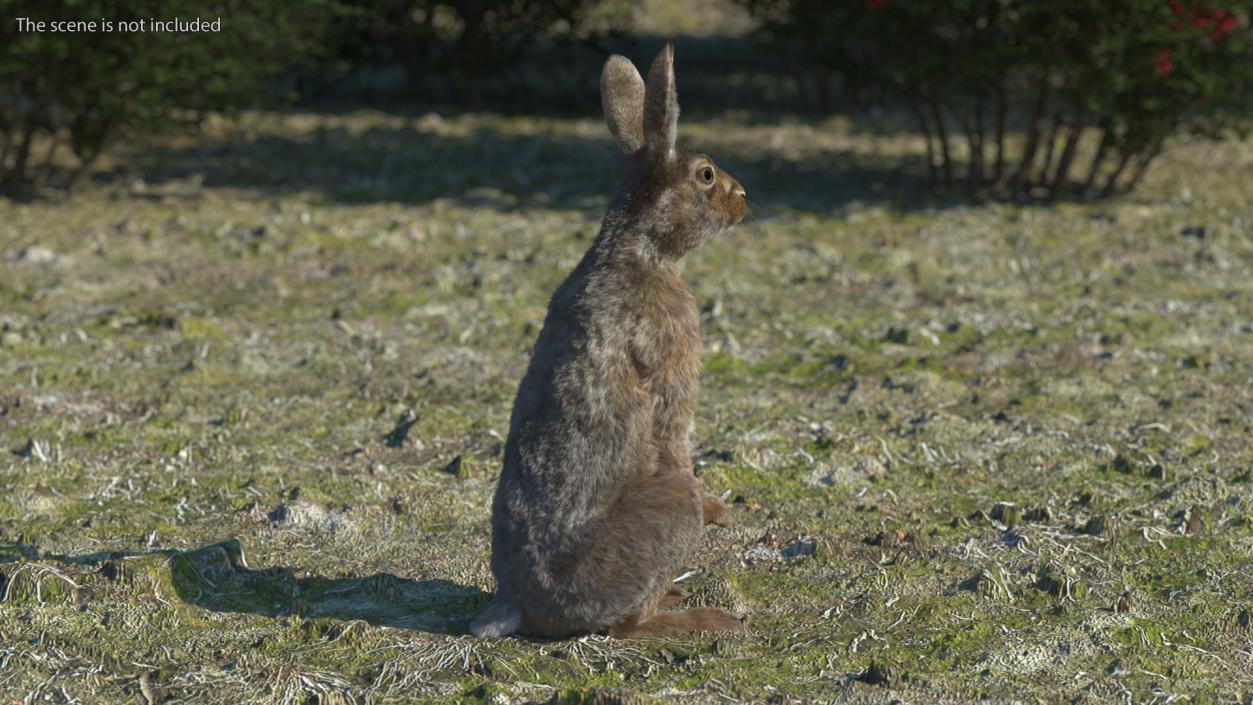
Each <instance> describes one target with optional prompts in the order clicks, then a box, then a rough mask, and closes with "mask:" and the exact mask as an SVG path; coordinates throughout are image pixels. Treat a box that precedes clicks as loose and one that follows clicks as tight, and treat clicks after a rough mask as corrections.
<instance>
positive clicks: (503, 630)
mask: <svg viewBox="0 0 1253 705" xmlns="http://www.w3.org/2000/svg"><path fill="white" fill-rule="evenodd" d="M521 622H522V612H521V610H519V609H518V606H517V605H515V604H513V603H511V602H504V601H501V600H500V599H499V598H497V599H496V600H495V601H493V602H492V604H490V605H488V606H487V609H485V610H483V611H482V612H480V613H479V615H478V616H477V617H475V618H474V619H473V620H471V622H470V633H471V634H473V635H474V636H505V635H508V634H512V633H514V632H516V631H518V625H519V624H521Z"/></svg>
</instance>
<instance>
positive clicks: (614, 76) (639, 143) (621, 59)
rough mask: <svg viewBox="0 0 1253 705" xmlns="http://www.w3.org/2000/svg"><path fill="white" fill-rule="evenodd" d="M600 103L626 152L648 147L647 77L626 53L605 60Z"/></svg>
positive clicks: (615, 136)
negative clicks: (645, 125) (646, 119)
mask: <svg viewBox="0 0 1253 705" xmlns="http://www.w3.org/2000/svg"><path fill="white" fill-rule="evenodd" d="M600 104H601V106H602V107H604V109H605V122H607V123H609V131H610V132H612V133H613V136H614V139H616V140H618V146H619V147H621V148H622V153H623V154H628V155H629V154H634V153H635V152H636V151H638V150H639V148H640V147H643V146H644V79H642V78H640V72H639V71H637V70H636V69H635V64H633V63H631V60H630V59H628V58H626V57H625V56H618V55H617V54H614V55H613V56H611V57H609V60H608V61H606V62H605V69H604V70H603V71H601V73H600Z"/></svg>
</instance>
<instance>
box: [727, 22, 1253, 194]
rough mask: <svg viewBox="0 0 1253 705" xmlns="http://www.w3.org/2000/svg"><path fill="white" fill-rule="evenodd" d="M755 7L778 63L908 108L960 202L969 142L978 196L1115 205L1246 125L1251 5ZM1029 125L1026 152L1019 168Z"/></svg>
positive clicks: (931, 159) (934, 170)
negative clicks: (1193, 146)
mask: <svg viewBox="0 0 1253 705" xmlns="http://www.w3.org/2000/svg"><path fill="white" fill-rule="evenodd" d="M741 2H742V3H743V4H744V5H745V6H747V7H748V8H749V9H750V10H751V11H752V12H753V13H754V14H755V15H756V16H757V17H758V18H759V19H761V20H762V21H763V24H764V34H765V36H766V37H767V38H768V40H769V41H771V42H772V43H774V44H776V45H777V46H779V47H780V48H782V49H784V50H786V51H791V52H795V53H797V54H798V55H800V56H803V57H805V60H806V61H807V62H808V63H809V64H810V65H812V66H815V67H820V68H822V69H824V70H830V71H835V72H837V73H839V75H840V76H841V77H842V78H843V79H844V81H845V83H846V85H847V86H848V87H849V88H850V89H853V90H854V91H855V92H856V91H858V90H864V89H867V88H872V89H876V90H880V91H884V92H887V93H889V94H891V95H894V96H896V97H897V98H899V99H901V100H902V101H903V102H904V103H905V104H906V105H907V106H908V107H909V109H910V111H911V112H912V114H913V115H914V118H915V119H916V121H917V122H918V124H919V127H920V128H921V130H922V132H923V133H924V135H925V136H926V139H927V149H928V166H929V168H930V171H931V176H932V178H933V180H935V181H942V182H943V183H944V184H945V185H946V186H952V185H953V183H954V180H955V179H956V178H958V177H957V175H955V173H954V171H955V161H956V158H957V155H956V152H957V151H958V150H957V146H958V143H959V141H960V140H961V139H962V138H964V141H965V150H964V151H965V153H966V155H967V158H966V162H967V173H966V184H967V186H968V187H969V188H970V189H971V190H974V189H977V188H981V187H984V186H986V185H989V184H991V185H994V186H997V187H1000V188H1004V189H1008V190H1010V191H1013V192H1018V193H1024V194H1032V193H1034V194H1036V195H1044V196H1047V197H1050V198H1053V197H1056V196H1058V195H1059V194H1060V193H1061V192H1062V191H1064V190H1066V189H1067V188H1071V189H1073V188H1081V189H1082V190H1083V191H1086V192H1088V193H1089V194H1093V193H1101V194H1105V195H1108V194H1111V193H1114V192H1115V191H1118V190H1128V189H1130V188H1133V187H1134V186H1135V184H1136V183H1137V182H1138V181H1139V180H1140V178H1142V177H1143V175H1144V172H1145V170H1146V169H1147V167H1148V164H1149V162H1150V161H1151V160H1152V159H1153V157H1154V156H1156V155H1157V154H1158V153H1159V152H1160V150H1161V147H1162V144H1163V142H1164V140H1166V139H1167V138H1168V137H1170V136H1171V135H1174V134H1177V133H1180V132H1190V133H1193V134H1198V135H1203V136H1206V137H1210V138H1218V137H1220V136H1222V135H1223V134H1225V133H1226V132H1227V131H1229V130H1231V129H1233V128H1235V129H1239V128H1241V127H1243V126H1244V125H1245V124H1246V122H1247V119H1248V109H1247V105H1248V97H1249V87H1250V85H1253V39H1251V38H1250V31H1249V17H1250V15H1251V14H1253V13H1251V12H1250V11H1251V10H1253V3H1250V2H1248V1H1247V0H1243V1H1241V0H1232V1H1231V2H1224V3H1222V5H1223V6H1222V7H1216V6H1212V5H1208V4H1204V3H1201V2H1191V1H1190V2H1183V1H1182V0H1176V1H1174V2H1168V1H1167V0H1115V1H1107V0H1076V1H1073V2H1066V3H1055V2H1050V1H1048V0H953V1H952V2H947V3H934V2H928V1H926V0H845V1H844V2H836V3H829V2H820V1H819V0H741ZM1015 119H1021V120H1023V128H1024V133H1025V139H1024V141H1023V143H1022V144H1021V145H1019V147H1018V152H1017V154H1016V155H1011V154H1010V152H1009V148H1008V147H1007V145H1006V140H1007V129H1008V127H1010V126H1012V121H1014V120H1015ZM1081 153H1083V154H1085V155H1086V156H1087V157H1088V158H1089V159H1090V161H1089V163H1088V167H1087V171H1086V173H1085V174H1083V175H1081V177H1080V181H1078V182H1077V183H1075V182H1072V179H1071V172H1072V170H1073V169H1074V167H1076V165H1077V164H1076V163H1077V157H1078V156H1079V155H1080V154H1081Z"/></svg>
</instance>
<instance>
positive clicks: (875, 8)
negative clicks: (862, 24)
mask: <svg viewBox="0 0 1253 705" xmlns="http://www.w3.org/2000/svg"><path fill="white" fill-rule="evenodd" d="M865 8H866V12H883V11H884V10H886V9H888V0H866V5H865Z"/></svg>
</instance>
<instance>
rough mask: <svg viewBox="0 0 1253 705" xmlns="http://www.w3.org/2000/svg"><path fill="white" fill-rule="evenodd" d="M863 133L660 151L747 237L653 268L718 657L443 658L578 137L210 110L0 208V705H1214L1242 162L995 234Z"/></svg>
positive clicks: (601, 164) (1244, 659)
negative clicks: (198, 121) (727, 208)
mask: <svg viewBox="0 0 1253 705" xmlns="http://www.w3.org/2000/svg"><path fill="white" fill-rule="evenodd" d="M879 124H880V123H878V122H876V120H874V119H872V118H869V117H868V118H864V119H860V120H854V121H850V120H848V119H834V120H830V121H823V122H806V121H800V120H787V121H782V122H775V123H766V122H761V121H753V120H751V119H749V118H747V117H745V118H743V119H736V118H735V116H734V115H732V116H725V117H723V118H721V119H718V120H716V121H713V120H702V119H699V116H697V119H690V120H685V122H684V124H683V125H681V140H682V141H683V143H685V144H686V145H687V146H689V147H692V148H695V149H699V150H701V151H705V152H707V153H709V154H711V155H712V156H713V157H714V158H715V160H717V161H718V162H719V163H720V164H721V165H722V166H724V167H726V168H727V169H728V170H730V171H731V172H732V173H733V174H734V175H735V176H737V177H738V178H739V179H740V181H741V182H743V184H744V185H745V187H746V188H747V190H748V194H749V198H750V199H751V200H752V201H753V204H754V209H755V210H754V215H753V217H751V218H750V220H748V221H747V222H745V223H743V224H741V225H739V226H738V227H736V228H734V229H733V230H731V231H729V232H727V233H726V234H725V235H723V236H722V237H720V238H719V239H717V240H714V241H712V242H710V243H708V244H706V245H705V246H703V247H702V248H701V249H699V250H698V251H696V252H694V253H692V254H691V255H689V256H688V257H687V258H686V260H685V263H684V272H685V277H686V278H687V280H688V282H689V283H690V285H691V287H692V289H693V290H694V292H695V294H696V297H697V300H698V301H699V303H700V305H701V307H702V311H703V327H704V337H705V354H704V363H705V374H704V386H703V390H702V394H701V404H700V407H699V411H698V414H697V422H696V428H695V432H694V434H693V439H692V440H693V457H694V458H695V459H696V465H697V472H698V474H699V477H700V481H701V483H702V484H703V485H704V486H705V487H707V488H709V489H710V490H713V491H715V492H718V493H722V494H724V495H725V496H726V498H727V501H728V503H729V504H730V505H731V506H732V507H733V511H734V515H735V521H736V524H735V526H734V527H732V528H729V529H720V528H711V529H710V530H709V531H708V534H707V537H706V539H705V543H704V545H703V546H702V549H701V551H700V553H699V555H698V556H697V557H696V558H694V559H693V561H692V563H691V566H690V572H689V573H687V574H686V576H685V577H684V579H683V580H682V581H681V585H683V586H685V587H686V588H687V589H688V590H689V591H690V592H691V596H690V597H689V598H688V604H691V605H696V604H708V605H716V606H721V607H725V608H728V609H733V610H736V611H737V612H739V613H741V614H743V615H744V616H745V619H746V621H747V624H748V630H747V632H746V633H745V634H743V635H734V636H729V635H713V634H700V635H693V636H689V637H683V638H669V639H644V640H623V641H615V640H611V639H608V638H604V637H586V638H582V639H576V640H569V641H557V642H545V641H528V640H522V639H487V640H485V639H474V638H472V637H470V636H468V635H467V633H466V627H467V622H468V620H469V618H470V617H471V616H472V615H473V614H474V613H475V612H476V611H477V610H478V609H480V608H481V607H482V606H483V605H484V604H486V602H487V601H488V600H489V599H490V592H491V590H492V579H491V574H490V572H489V569H488V556H489V518H488V515H489V509H488V507H489V503H490V497H491V493H492V490H493V486H494V482H495V478H496V476H497V473H498V472H499V464H500V457H501V448H502V444H503V436H504V434H505V433H506V432H507V428H508V415H509V409H510V404H511V402H512V398H513V394H514V391H515V389H516V384H517V382H518V380H519V379H520V378H521V375H522V372H523V370H524V368H525V366H526V363H527V355H528V349H529V346H530V344H531V342H532V341H533V339H534V337H535V335H536V333H537V332H538V328H539V326H540V324H541V322H542V317H543V314H544V310H545V305H546V301H547V297H548V295H549V293H550V292H551V291H552V290H553V289H554V287H555V286H556V285H557V283H558V282H559V281H560V280H561V278H562V277H563V276H564V274H565V273H566V272H567V271H569V270H570V269H571V268H572V267H573V265H574V264H575V262H576V261H577V260H578V258H579V256H580V255H581V253H582V251H583V250H584V249H585V248H586V247H587V246H588V244H589V242H590V240H591V238H592V237H593V236H594V235H595V232H596V230H597V228H598V225H599V219H600V217H601V214H602V212H603V209H604V207H605V205H606V203H607V200H608V196H609V194H610V192H611V190H612V188H613V186H614V183H615V179H616V178H617V173H616V169H617V164H616V155H615V151H614V148H613V146H612V144H611V142H610V139H609V136H608V133H607V130H606V129H605V128H604V126H603V124H601V123H600V122H599V121H597V120H593V119H590V118H588V119H562V118H521V117H519V118H505V117H496V116H491V115H482V114H463V115H446V116H444V117H440V116H437V115H433V114H430V115H424V114H389V113H376V112H366V111H357V112H344V113H332V114H321V113H319V114H313V113H295V114H281V115H278V114H252V115H248V116H245V118H244V119H243V120H242V122H240V123H232V122H225V121H221V122H215V123H213V124H210V125H209V126H208V131H207V133H206V135H205V136H203V137H199V138H194V139H193V138H173V137H172V138H162V139H157V140H154V141H152V142H148V143H144V144H141V145H136V146H132V147H130V148H127V149H122V150H118V151H117V152H116V153H113V154H111V155H110V156H109V158H108V160H107V161H106V162H105V163H104V164H102V166H101V170H100V173H99V174H97V177H96V179H95V181H94V183H92V184H91V185H90V186H89V187H87V189H86V190H85V191H84V192H83V193H81V194H78V195H77V196H76V197H75V198H73V199H70V200H64V199H62V198H59V197H56V196H51V197H47V198H43V199H39V200H35V201H32V202H26V203H17V202H12V201H4V200H0V328H3V331H0V449H2V451H3V456H2V457H0V701H5V702H9V701H13V702H18V701H21V702H41V703H43V702H53V703H57V702H103V703H127V702H129V703H157V702H221V703H241V702H264V703H314V702H316V703H349V702H379V703H383V702H401V701H415V700H416V701H423V702H490V703H527V702H546V701H553V702H636V701H641V702H648V701H654V700H655V701H662V702H683V703H724V702H770V703H784V702H808V701H839V702H866V703H887V702H892V701H906V702H918V703H929V702H962V701H970V700H976V699H981V700H988V701H991V702H1058V701H1069V702H1081V703H1082V702H1091V703H1096V702H1171V701H1175V700H1181V699H1186V701H1188V702H1228V703H1231V702H1243V703H1248V702H1250V700H1251V699H1253V647H1251V646H1250V643H1251V641H1253V623H1251V622H1253V587H1251V584H1253V580H1251V579H1250V575H1253V483H1251V481H1250V472H1251V471H1253V444H1251V443H1250V438H1251V436H1253V434H1251V432H1250V431H1251V429H1250V424H1251V422H1250V417H1251V412H1253V278H1251V276H1250V275H1251V274H1253V272H1251V271H1250V270H1251V268H1253V238H1251V237H1250V226H1251V224H1253V207H1251V206H1250V198H1249V197H1250V195H1251V193H1250V191H1251V187H1253V184H1250V179H1249V174H1250V173H1253V144H1250V143H1247V142H1246V143H1241V142H1234V141H1232V142H1226V143H1222V144H1217V145H1213V144H1204V143H1192V142H1187V141H1184V142H1179V143H1176V144H1175V145H1173V146H1172V148H1171V149H1170V150H1169V151H1168V152H1167V153H1166V154H1165V155H1164V156H1163V157H1162V159H1161V161H1160V162H1159V163H1158V164H1157V165H1156V166H1155V167H1154V169H1153V170H1152V171H1151V172H1150V173H1149V176H1148V178H1147V180H1146V183H1145V184H1144V186H1143V188H1142V189H1141V190H1140V191H1138V192H1137V193H1136V194H1135V195H1134V196H1131V197H1126V198H1122V199H1119V200H1115V201H1109V202H1094V203H1086V202H1070V203H1060V204H1052V205H1050V204H1011V203H1004V202H996V201H986V202H983V201H970V200H964V199H959V198H945V197H936V196H933V195H929V194H928V193H927V191H926V190H925V189H924V188H921V187H920V186H919V185H918V184H917V183H916V182H915V181H913V180H912V179H911V178H910V177H909V173H910V169H909V168H908V167H909V165H911V164H912V165H913V166H914V167H916V166H917V161H916V160H917V155H920V154H921V152H922V144H921V142H920V141H919V139H918V137H917V136H916V135H914V134H912V133H910V132H908V131H902V130H896V129H888V128H886V127H877V126H878V125H879ZM902 165H904V166H902Z"/></svg>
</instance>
